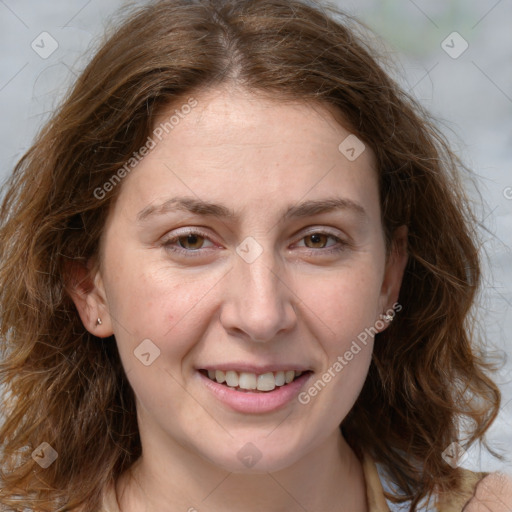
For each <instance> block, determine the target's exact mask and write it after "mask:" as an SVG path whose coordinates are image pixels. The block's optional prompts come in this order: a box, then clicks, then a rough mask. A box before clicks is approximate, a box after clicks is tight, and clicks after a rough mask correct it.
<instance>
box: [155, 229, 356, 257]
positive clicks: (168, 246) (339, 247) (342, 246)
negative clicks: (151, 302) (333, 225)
mask: <svg viewBox="0 0 512 512" xmlns="http://www.w3.org/2000/svg"><path fill="white" fill-rule="evenodd" d="M189 235H198V236H200V237H201V238H205V239H206V240H209V241H210V242H211V240H210V239H209V237H208V235H207V234H205V233H203V232H202V231H198V230H189V231H186V232H183V233H180V234H178V235H175V236H173V237H170V238H167V239H166V240H164V241H163V242H162V246H163V247H164V248H165V250H167V251H171V252H174V253H178V254H181V255H184V256H186V257H192V258H194V257H198V256H203V255H204V253H203V251H202V250H201V249H195V250H194V249H184V248H182V247H180V248H179V247H175V246H173V244H175V243H176V242H178V241H179V239H180V238H185V237H187V236H189ZM313 235H326V236H327V237H329V238H332V239H334V240H335V241H336V243H337V244H336V245H335V246H331V247H329V248H319V249H312V248H310V247H308V248H306V251H305V252H306V253H307V254H308V255H310V256H311V255H313V254H314V255H317V256H318V255H319V253H321V254H322V255H330V254H337V253H340V252H342V251H344V250H346V248H347V247H348V246H349V243H348V242H346V241H344V240H342V239H340V238H338V237H337V236H335V235H333V234H332V233H329V232H325V231H320V230H319V231H312V232H310V233H307V234H306V235H304V236H303V237H302V238H301V239H300V241H302V240H303V239H304V238H307V237H309V236H313Z"/></svg>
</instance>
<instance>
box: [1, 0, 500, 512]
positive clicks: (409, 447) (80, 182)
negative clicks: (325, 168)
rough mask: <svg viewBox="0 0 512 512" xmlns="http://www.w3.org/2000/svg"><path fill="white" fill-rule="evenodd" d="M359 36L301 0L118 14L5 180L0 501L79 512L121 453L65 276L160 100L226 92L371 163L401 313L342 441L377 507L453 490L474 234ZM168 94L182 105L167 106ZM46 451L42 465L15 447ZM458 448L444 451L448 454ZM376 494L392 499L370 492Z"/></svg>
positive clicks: (116, 419)
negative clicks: (286, 104)
mask: <svg viewBox="0 0 512 512" xmlns="http://www.w3.org/2000/svg"><path fill="white" fill-rule="evenodd" d="M365 34H366V32H365V30H364V29H363V28H362V26H361V25H360V24H358V23H357V22H356V21H355V20H353V19H352V18H351V17H349V16H347V15H345V14H343V13H342V12H340V11H338V10H337V9H335V8H332V7H330V6H322V5H319V4H315V3H313V2H307V1H300V0H292V1H289V0H219V1H215V0H204V1H201V0H197V1H190V0H168V1H158V2H151V3H149V4H147V5H145V6H142V7H138V8H136V9H135V10H130V11H129V12H128V16H127V18H126V19H124V21H123V23H122V24H121V25H120V27H118V28H117V29H116V30H115V31H114V32H113V33H112V34H111V35H110V36H109V38H107V39H106V41H105V43H104V44H103V45H102V47H101V48H100V49H99V51H98V53H97V54H96V55H95V56H94V58H93V59H92V61H91V62H90V63H89V64H88V66H87V67H86V69H85V70H84V71H83V72H82V73H81V75H80V76H79V78H78V79H77V81H76V83H75V84H74V86H73V88H72V90H71V91H70V93H69V94H68V96H67V97H66V98H65V100H64V101H63V103H62V105H61V106H60V108H59V109H58V110H57V111H56V112H55V113H54V115H53V117H52V118H51V119H50V121H49V122H48V123H47V124H46V125H45V126H44V128H43V129H42V130H41V132H40V133H39V135H38V136H37V138H36V140H35V142H34V144H33V146H32V147H31V148H30V149H29V150H28V152H27V153H26V154H25V155H24V156H23V157H22V158H21V160H20V161H19V163H18V164H17V165H16V168H15V169H14V172H13V173H12V175H11V177H10V178H9V179H8V181H7V182H6V183H5V185H4V194H5V197H4V199H3V203H2V206H1V212H0V238H1V241H2V242H1V247H0V258H1V261H2V266H1V270H0V309H1V324H0V336H1V357H2V361H1V364H0V383H1V384H2V386H3V388H4V393H3V394H2V398H1V401H2V411H3V414H4V417H3V421H2V425H1V430H0V442H1V445H0V446H1V448H0V462H1V473H0V487H1V491H0V504H2V505H4V506H8V507H12V508H13V509H15V510H17V509H18V507H20V508H22V507H29V508H30V509H31V510H32V509H33V510H39V511H51V512H55V511H64V510H73V509H80V510H82V509H83V510H87V511H94V510H97V509H98V507H99V505H100V503H101V497H102V492H103V490H104V488H105V486H106V485H107V484H108V482H109V481H111V479H116V478H117V477H119V475H120V474H121V473H122V472H123V471H125V470H126V469H127V468H129V467H130V466H131V465H132V463H133V462H134V461H135V460H136V459H137V458H138V457H139V456H140V453H141V446H140V439H139V435H138V427H137V421H136V411H135V402H134V397H133V392H132V390H131V388H130V385H129V383H128V381H127V379H126V376H125V374H124V372H123V368H122V366H121V362H120V358H119V355H118V352H117V348H116V345H115V340H114V339H113V338H112V339H106V340H100V339H98V338H96V337H95V336H93V335H92V334H90V333H89V332H88V331H87V330H86V329H85V328H84V326H83V324H82V322H81V320H80V318H79V315H78V313H77V310H76V308H75V306H74V303H73V302H72V300H71V298H70V295H69V293H68V292H67V291H66V290H67V286H68V285H69V279H70V277H69V275H68V274H67V272H66V269H67V268H69V262H77V263H82V264H84V265H85V264H86V263H87V262H88V261H91V259H93V258H94V257H95V256H96V255H97V253H98V249H99V239H100V235H101V233H102V229H103V226H104V223H105V219H106V216H107V213H108V211H109V208H110V207H111V206H112V204H113V202H114V201H115V199H116V197H117V194H118V193H119V191H120V189H121V187H122V183H120V184H119V185H118V186H116V187H113V188H112V190H110V191H109V193H106V194H104V196H102V197H101V198H100V199H98V198H97V194H95V193H94V191H95V190H97V189H98V188H101V187H103V185H104V184H105V183H106V182H107V181H109V180H110V179H111V178H112V176H113V175H114V174H115V173H116V171H118V170H119V168H121V167H122V166H123V164H125V162H126V161H127V159H129V158H130V157H131V155H132V154H133V153H134V152H135V151H137V150H138V149H139V148H140V147H141V146H142V145H143V144H144V143H145V142H146V139H147V137H148V136H149V135H150V134H151V130H152V128H153V126H154V123H155V119H156V118H157V117H158V116H159V115H161V114H162V112H164V111H165V109H167V108H169V105H172V104H178V103H179V102H180V101H186V98H188V97H190V96H191V95H195V94H198V93H200V92H201V91H202V90H207V89H209V88H212V87H215V86H218V85H221V84H225V83H234V84H236V85H238V86H243V87H245V88H247V89H248V90H251V91H253V92H254V93H258V94H264V95H266V96H268V97H269V98H272V99H277V100H281V101H286V100H290V101H301V102H308V103H313V104H314V103H316V104H322V105H327V106H329V108H330V110H331V111H332V112H333V114H334V116H335V117H336V119H337V120H338V121H339V122H340V123H341V124H343V125H344V126H345V127H348V128H350V130H351V131H352V133H355V134H356V135H357V137H359V138H360V139H361V140H363V141H364V143H365V144H367V145H368V146H369V147H370V148H371V149H372V150H373V152H374V153H375V155H376V161H377V165H378V173H379V186H380V195H381V209H382V213H383V227H384V231H385V235H386V240H387V243H388V250H393V248H392V246H391V244H390V240H392V234H393V232H394V230H395V228H397V227H398V226H401V225H406V226H408V229H409V242H408V244H409V245H408V251H409V262H408V265H407V268H406V271H405V276H404V280H403V285H402V288H401V293H400V297H399V301H400V303H401V304H402V305H403V310H402V312H400V314H399V315H398V316H397V318H396V320H395V321H394V322H393V324H392V325H391V326H390V327H389V328H388V329H387V330H386V331H384V332H382V333H380V334H378V335H377V342H376V343H375V348H374V353H373V359H372V363H371V366H370V370H369V374H368V377H367V380H366V383H365V385H364V388H363V390H362V392H361V394H360V396H359V398H358V400H357V402H356V404H355V405H354V407H353V409H352V410H351V412H350V413H349V415H348V416H347V417H346V418H345V420H344V421H343V423H342V425H341V428H342V431H343V433H344V435H345V436H346V438H347V440H348V442H349V443H350V444H351V446H352V447H353V448H354V449H355V450H356V452H358V453H360V452H361V451H362V450H365V451H366V452H368V453H369V454H371V456H373V457H374V459H375V460H376V461H377V462H379V463H381V464H382V466H383V468H384V469H385V470H386V472H387V474H388V475H389V477H390V479H391V482H393V484H394V485H395V486H396V493H395V494H394V495H393V496H394V498H393V499H395V500H396V501H405V500H411V506H410V510H411V511H414V510H415V508H416V506H417V505H418V503H419V502H420V500H422V499H423V498H424V497H429V496H433V495H434V492H438V491H450V490H456V489H457V488H458V486H459V483H460V479H461V470H460V469H458V468H452V467H451V466H450V465H448V464H446V463H445V462H444V460H443V458H442V455H441V454H442V452H443V451H444V449H445V448H446V447H447V446H448V445H449V444H450V443H452V442H453V441H456V440H459V439H460V440H461V435H462V434H461V431H460V428H459V427H460V420H461V419H465V420H466V425H469V430H468V427H467V426H466V430H465V432H466V434H467V439H466V441H467V445H469V444H471V443H473V442H475V441H477V440H482V439H483V436H484V433H485V432H486V430H487V429H488V427H489V426H490V424H491V423H492V421H493V420H494V418H495V417H496V415H497V413H498V409H499V404H500V392H499V389H498V388H497V386H496V385H495V384H494V382H493V381H492V380H491V379H490V378H489V377H488V376H487V375H486V373H485V371H486V370H487V369H490V365H489V363H488V362H486V361H485V360H484V359H483V358H482V356H481V354H480V352H479V349H478V346H479V345H478V344H477V340H476V339H475V338H476V336H475V332H476V330H475V328H474V326H475V320H474V314H473V308H472V306H473V303H474V301H475V298H476V294H477V291H478V288H479V283H480V263H479V254H478V245H479V243H478V238H477V222H476V219H475V216H474V214H472V212H471V209H470V207H469V201H468V199H467V197H466V195H465V193H464V192H463V187H462V184H461V175H462V174H461V169H464V167H463V166H462V164H461V162H460V161H459V159H458V158H457V157H456V156H455V155H454V153H453V152H452V151H451V150H450V148H449V146H448V144H447V142H446V140H445V138H444V137H443V135H442V134H441V133H440V131H439V129H438V128H437V127H436V124H435V123H434V122H433V121H432V120H431V119H430V118H429V116H428V114H427V113H426V112H425V111H424V110H423V109H422V108H421V107H420V106H419V105H418V103H417V102H416V101H415V100H414V99H413V98H412V97H411V96H410V95H408V94H407V93H405V92H404V91H403V90H401V89H400V87H399V86H397V84H396V83H395V82H394V81H393V80H392V79H391V78H390V77H389V76H388V74H387V73H386V72H385V71H383V69H382V68H381V67H380V65H379V64H378V60H379V56H378V54H377V53H376V52H375V50H374V49H373V48H372V47H371V46H370V45H369V43H368V38H367V37H366V35H365ZM184 98H185V100H184ZM42 442H48V443H49V444H50V445H51V446H52V447H53V448H54V449H55V450H56V451H57V452H58V459H57V461H56V462H55V463H54V464H52V465H51V466H50V467H48V468H47V469H42V468H40V467H39V465H37V464H36V462H34V460H33V459H32V457H31V456H30V455H31V452H32V450H34V449H35V448H36V447H37V446H39V445H40V444H41V443H42ZM460 442H461V443H462V440H461V441H460ZM389 497H391V495H389Z"/></svg>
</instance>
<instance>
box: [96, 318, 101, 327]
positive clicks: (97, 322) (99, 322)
mask: <svg viewBox="0 0 512 512" xmlns="http://www.w3.org/2000/svg"><path fill="white" fill-rule="evenodd" d="M96 325H101V318H99V317H98V320H96Z"/></svg>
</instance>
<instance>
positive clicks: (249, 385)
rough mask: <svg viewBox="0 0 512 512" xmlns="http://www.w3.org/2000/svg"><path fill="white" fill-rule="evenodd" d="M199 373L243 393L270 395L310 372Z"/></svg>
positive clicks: (215, 371) (213, 370)
mask: <svg viewBox="0 0 512 512" xmlns="http://www.w3.org/2000/svg"><path fill="white" fill-rule="evenodd" d="M199 373H201V374H202V375H204V376H205V377H207V378H208V379H210V380H211V381H213V382H216V383H217V384H221V385H223V386H225V387H227V388H230V389H233V390H235V391H240V392H243V393H269V392H271V391H274V390H275V389H276V388H284V387H286V386H288V385H289V384H291V383H292V382H294V381H295V380H297V379H298V378H299V377H301V376H302V375H304V374H309V373H312V372H311V371H310V370H306V371H299V370H280V371H276V372H266V373H261V374H257V373H250V372H244V371H235V370H220V369H208V370H207V369H200V370H199Z"/></svg>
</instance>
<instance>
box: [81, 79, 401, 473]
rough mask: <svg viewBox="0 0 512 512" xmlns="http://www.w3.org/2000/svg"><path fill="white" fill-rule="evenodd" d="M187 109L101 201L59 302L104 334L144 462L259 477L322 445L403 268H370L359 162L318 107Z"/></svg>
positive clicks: (370, 212)
mask: <svg viewBox="0 0 512 512" xmlns="http://www.w3.org/2000/svg"><path fill="white" fill-rule="evenodd" d="M195 100H196V101H197V105H196V106H195V107H194V108H187V107H184V108H180V107H181V106H182V105H177V106H175V107H173V109H172V110H169V112H166V113H165V115H163V116H162V119H161V120H162V121H163V122H165V121H167V120H168V119H169V118H170V116H171V115H172V114H173V113H174V111H175V109H177V110H178V111H179V112H180V114H181V115H180V116H179V122H176V119H175V120H174V124H173V126H174V127H173V128H172V130H170V133H169V135H167V136H165V137H162V140H161V141H159V140H158V138H157V137H155V136H154V135H153V136H152V137H153V139H154V140H155V142H156V145H155V147H153V149H151V150H150V151H149V152H148V154H147V155H146V156H145V157H144V158H143V159H142V160H141V162H140V163H138V164H137V165H136V166H135V167H134V169H133V170H131V172H130V173H129V174H128V175H127V176H126V177H125V178H124V179H123V180H122V183H121V184H119V185H117V186H120V187H122V188H121V190H120V195H119V198H118V200H117V202H116V204H115V206H114V207H113V209H112V210H111V212H110V215H109V218H108V220H107V223H106V226H105V230H104V234H103V238H102V247H101V249H102V250H101V270H100V271H99V272H98V274H97V275H96V276H95V279H94V288H93V289H92V290H91V291H90V292H89V295H88V297H87V301H86V302H84V303H80V302H79V301H76V302H77V306H78V308H79V311H80V313H81V316H82V319H83V320H84V324H85V325H86V326H87V328H88V329H89V330H90V331H91V332H93V333H94V334H96V335H97V336H101V337H104V336H109V335H111V334H112V333H113V334H114V335H115V339H116V342H117V344H118V347H119V352H120V355H121V359H122V363H123V366H124V368H125V371H126V374H127V378H128V380H129V381H130V384H131V386H132V387H133V390H134V392H135V395H136V399H137V411H138V418H139V429H140V432H141V438H142V443H143V448H144V450H145V452H146V453H147V452H151V450H152V451H153V452H155V453H157V452H166V451H168V452H169V453H176V454H177V453H181V454H183V453H188V454H191V455H192V456H193V457H197V456H199V457H201V458H202V459H203V460H204V459H208V460H210V461H211V462H212V463H214V464H215V465H217V466H220V467H223V468H225V469H227V470H229V471H249V470H251V468H253V467H254V470H264V471H275V470H278V469H281V468H285V467H287V466H289V465H291V464H293V463H294V462H296V461H298V460H299V459H301V458H302V457H304V456H306V455H307V454H308V453H312V452H314V451H315V450H316V449H318V448H319V447H320V445H321V444H322V443H325V442H326V441H327V440H328V439H332V438H333V436H335V435H337V433H338V427H339V424H340V423H341V421H342V420H343V418H344V417H345V416H346V415H347V413H348V412H349V410H350V409H351V407H352V406H353V404H354V402H355V400H356V398H357V396H358V394H359V392H360V390H361V388H362V386H363V383H364V381H365V378H366V375H367V371H368V367H369V364H370V359H371V352H372V347H373V337H372V335H373V333H374V332H375V330H383V328H385V327H384V326H385V323H384V322H383V321H381V320H380V315H381V314H382V313H385V312H386V311H389V309H390V308H391V306H392V305H393V303H394V302H395V301H396V299H397V296H398V290H399V286H400V281H401V278H402V272H403V267H404V265H405V260H406V256H405V254H404V251H402V252H400V251H396V252H394V253H393V254H392V256H391V257H390V258H389V259H386V252H385V242H384V237H383V231H382V224H381V213H380V207H379V191H378V184H377V174H376V169H375V163H374V157H373V155H372V152H371V151H370V149H369V148H365V149H363V146H362V145H361V143H360V142H359V141H358V140H357V139H354V138H353V137H351V138H349V139H348V140H346V139H347V137H348V136H349V135H350V132H349V131H347V130H346V129H344V128H342V127H341V126H339V125H338V124H337V123H336V122H334V120H333V119H332V118H331V117H330V115H329V113H328V111H326V110H324V108H323V107H316V108H315V109H312V108H311V107H308V106H307V105H306V104H289V103H284V102H280V101H269V100H263V99H261V98H259V97H257V96H255V95H253V94H251V93H249V92H244V91H241V90H223V89H216V90H210V91H208V92H204V93H202V94H198V95H196V96H195ZM186 103H187V101H186V100H184V101H183V105H185V104H186ZM159 122H160V121H159ZM157 127H158V123H157V125H156V126H155V128H157ZM167 128H168V129H169V125H167ZM156 133H160V132H156ZM340 144H341V146H340ZM149 145H150V146H153V144H151V143H150V144H149ZM97 317H100V318H101V320H102V324H101V325H100V326H95V325H94V324H95V321H96V318H97ZM208 370H209V371H210V377H213V378H214V379H215V378H216V377H218V378H219V379H218V380H220V381H222V379H223V377H224V378H227V379H228V384H230V386H227V385H226V382H224V383H219V382H216V381H214V380H212V379H211V378H210V377H209V376H208ZM228 371H229V372H230V373H227V372H228ZM294 371H295V372H303V373H302V375H300V376H299V377H297V376H296V373H293V372H294ZM293 377H295V380H294V381H292V382H291V383H289V384H286V379H287V378H288V380H289V379H290V378H293ZM283 381H284V382H283ZM315 383H316V384H315ZM283 384H284V385H283ZM237 386H241V387H243V388H249V391H247V389H245V390H237V389H236V387H237ZM254 386H259V388H260V390H258V389H256V390H254V389H252V390H251V388H254ZM238 389H239V388H238Z"/></svg>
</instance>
